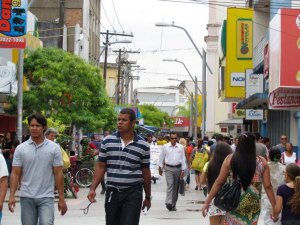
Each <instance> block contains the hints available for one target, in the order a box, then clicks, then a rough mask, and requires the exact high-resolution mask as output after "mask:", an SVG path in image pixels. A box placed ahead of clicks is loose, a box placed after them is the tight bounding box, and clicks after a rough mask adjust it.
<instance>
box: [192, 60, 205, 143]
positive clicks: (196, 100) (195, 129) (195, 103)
mask: <svg viewBox="0 0 300 225" xmlns="http://www.w3.org/2000/svg"><path fill="white" fill-rule="evenodd" d="M204 65H205V64H204ZM197 86H198V79H197V77H196V76H195V100H194V105H195V107H194V111H195V112H194V113H195V114H194V115H195V121H194V124H195V127H194V141H195V143H196V146H198V139H197V137H198V136H197V129H198V124H197V123H198V88H197Z"/></svg>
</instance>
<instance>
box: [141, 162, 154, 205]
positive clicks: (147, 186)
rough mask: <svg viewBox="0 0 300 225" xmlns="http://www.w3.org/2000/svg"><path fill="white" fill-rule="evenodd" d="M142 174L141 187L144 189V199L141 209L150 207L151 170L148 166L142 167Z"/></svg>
mask: <svg viewBox="0 0 300 225" xmlns="http://www.w3.org/2000/svg"><path fill="white" fill-rule="evenodd" d="M142 174H143V179H144V181H143V187H144V191H145V199H144V201H143V205H142V210H144V209H145V207H147V210H149V209H150V208H151V198H152V197H151V172H150V169H149V168H142Z"/></svg>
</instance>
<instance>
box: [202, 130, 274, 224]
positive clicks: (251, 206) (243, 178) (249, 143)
mask: <svg viewBox="0 0 300 225" xmlns="http://www.w3.org/2000/svg"><path fill="white" fill-rule="evenodd" d="M245 165H247V166H245ZM230 171H232V172H230ZM231 174H232V178H233V179H238V178H239V179H240V182H241V186H242V193H241V196H240V198H239V204H238V206H237V208H236V209H234V210H232V211H230V212H227V213H226V215H225V224H235V225H244V224H248V225H255V224H257V221H258V217H259V214H260V198H261V187H262V184H263V186H264V188H265V190H266V193H267V195H268V197H269V199H270V202H271V205H272V206H273V207H274V206H275V195H274V192H273V189H272V184H271V182H270V169H269V166H268V164H267V161H266V160H265V159H264V158H263V157H261V156H256V148H255V137H254V135H253V134H251V133H245V134H242V135H241V136H240V137H239V141H238V145H237V147H236V151H235V152H234V153H233V154H231V155H229V156H228V157H226V159H225V161H224V162H223V164H222V167H221V171H220V174H219V176H218V178H217V179H216V181H215V183H214V184H213V186H212V189H211V190H210V193H209V195H208V197H207V199H206V201H205V203H204V205H203V207H202V214H203V216H206V215H207V212H208V210H209V207H210V204H211V202H212V200H213V198H214V197H215V196H216V195H217V193H218V191H219V190H220V189H221V187H222V186H223V185H224V184H225V182H226V180H227V178H228V176H229V175H231Z"/></svg>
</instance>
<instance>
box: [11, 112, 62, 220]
mask: <svg viewBox="0 0 300 225" xmlns="http://www.w3.org/2000/svg"><path fill="white" fill-rule="evenodd" d="M27 120H28V124H29V131H30V135H31V136H30V138H29V140H27V141H25V142H24V143H22V144H20V145H19V146H18V147H17V148H16V150H15V154H14V159H13V165H12V166H13V168H12V175H11V178H10V196H9V202H8V206H9V210H10V211H11V212H14V207H15V204H16V200H15V193H16V190H17V187H18V183H19V179H20V178H21V177H22V178H21V189H20V204H21V221H22V225H37V224H38V223H39V224H43V225H44V224H49V225H50V224H54V185H56V187H57V189H58V194H59V201H58V210H59V211H60V213H61V215H64V214H65V213H66V212H67V209H68V208H67V205H66V202H65V199H64V180H63V174H62V165H63V162H62V156H61V151H60V147H59V146H58V145H57V144H56V143H54V142H52V141H50V140H48V139H46V138H45V136H44V131H45V129H46V127H47V120H46V118H45V117H44V116H42V115H41V114H39V113H36V114H32V115H31V116H29V117H28V119H27Z"/></svg>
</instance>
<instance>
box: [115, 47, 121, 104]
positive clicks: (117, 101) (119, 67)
mask: <svg viewBox="0 0 300 225" xmlns="http://www.w3.org/2000/svg"><path fill="white" fill-rule="evenodd" d="M118 52H119V56H118V57H119V58H118V59H119V60H118V80H117V85H116V90H115V92H116V103H117V104H120V83H121V54H122V50H121V49H119V51H118Z"/></svg>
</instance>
